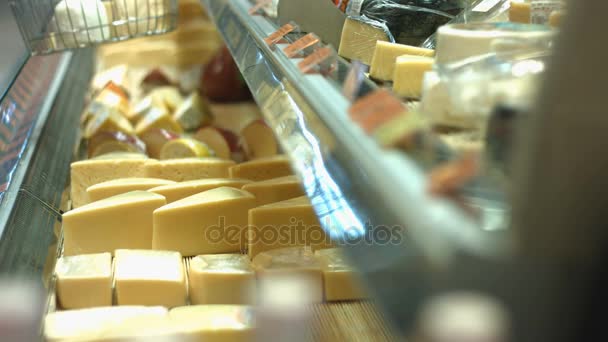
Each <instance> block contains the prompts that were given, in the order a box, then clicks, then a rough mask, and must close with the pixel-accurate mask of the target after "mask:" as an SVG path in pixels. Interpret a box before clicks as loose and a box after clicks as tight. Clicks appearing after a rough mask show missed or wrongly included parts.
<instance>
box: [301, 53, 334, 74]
mask: <svg viewBox="0 0 608 342" xmlns="http://www.w3.org/2000/svg"><path fill="white" fill-rule="evenodd" d="M331 54H332V50H331V49H330V48H329V47H322V48H320V49H318V50H316V51H315V52H313V53H311V54H310V56H308V57H306V58H304V59H303V60H302V61H300V63H298V68H300V71H301V72H302V73H304V74H306V73H308V72H310V70H311V69H312V68H314V67H315V66H316V65H319V64H321V63H323V61H325V60H326V59H327V58H329V57H330V56H331Z"/></svg>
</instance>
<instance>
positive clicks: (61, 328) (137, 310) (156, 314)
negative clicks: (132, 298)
mask: <svg viewBox="0 0 608 342" xmlns="http://www.w3.org/2000/svg"><path fill="white" fill-rule="evenodd" d="M162 317H168V311H167V309H166V308H163V307H160V306H155V307H145V306H109V307H101V308H90V309H80V310H67V311H55V312H51V313H49V314H47V315H46V317H45V319H44V337H45V339H46V341H53V342H58V341H93V340H94V338H96V337H98V336H99V335H101V334H103V332H104V331H111V330H114V329H116V328H118V327H119V326H121V325H125V324H129V322H130V321H131V320H134V319H140V320H142V319H151V320H153V319H158V318H162Z"/></svg>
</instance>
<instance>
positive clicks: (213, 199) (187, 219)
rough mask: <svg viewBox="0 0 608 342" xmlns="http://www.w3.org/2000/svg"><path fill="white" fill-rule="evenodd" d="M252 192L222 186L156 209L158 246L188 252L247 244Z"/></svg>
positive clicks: (218, 250)
mask: <svg viewBox="0 0 608 342" xmlns="http://www.w3.org/2000/svg"><path fill="white" fill-rule="evenodd" d="M253 207H255V197H253V195H251V194H250V193H248V192H246V191H243V190H240V189H235V188H230V187H220V188H216V189H212V190H209V191H205V192H202V193H200V194H196V195H194V196H190V197H186V198H184V199H182V200H179V201H176V202H173V203H170V204H167V205H165V206H163V207H162V208H159V209H158V210H156V211H154V233H153V238H152V246H153V248H154V249H164V250H175V251H179V252H180V253H182V254H183V255H184V256H193V255H199V254H215V253H235V252H239V251H240V250H241V249H243V247H244V238H245V234H246V231H247V213H248V211H249V209H251V208H253Z"/></svg>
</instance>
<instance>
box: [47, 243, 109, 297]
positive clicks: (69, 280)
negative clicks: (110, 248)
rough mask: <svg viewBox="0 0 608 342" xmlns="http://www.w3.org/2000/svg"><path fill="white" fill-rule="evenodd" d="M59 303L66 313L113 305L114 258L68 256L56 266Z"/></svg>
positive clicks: (104, 255) (90, 255)
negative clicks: (69, 310)
mask: <svg viewBox="0 0 608 342" xmlns="http://www.w3.org/2000/svg"><path fill="white" fill-rule="evenodd" d="M55 277H56V279H57V280H56V281H57V283H56V284H57V299H58V300H59V305H60V306H61V308H63V309H83V308H91V307H95V306H111V305H112V255H111V254H110V253H100V254H83V255H75V256H64V257H61V258H59V260H57V265H56V266H55Z"/></svg>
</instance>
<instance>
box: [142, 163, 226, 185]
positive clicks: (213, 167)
mask: <svg viewBox="0 0 608 342" xmlns="http://www.w3.org/2000/svg"><path fill="white" fill-rule="evenodd" d="M233 165H235V162H233V161H232V160H225V159H218V158H183V159H172V160H161V161H157V160H149V161H148V162H147V163H146V164H145V167H144V168H145V170H144V175H145V177H151V178H162V179H169V180H172V181H175V182H184V181H191V180H199V179H206V178H228V175H229V171H228V170H229V169H230V167H232V166H233Z"/></svg>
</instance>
